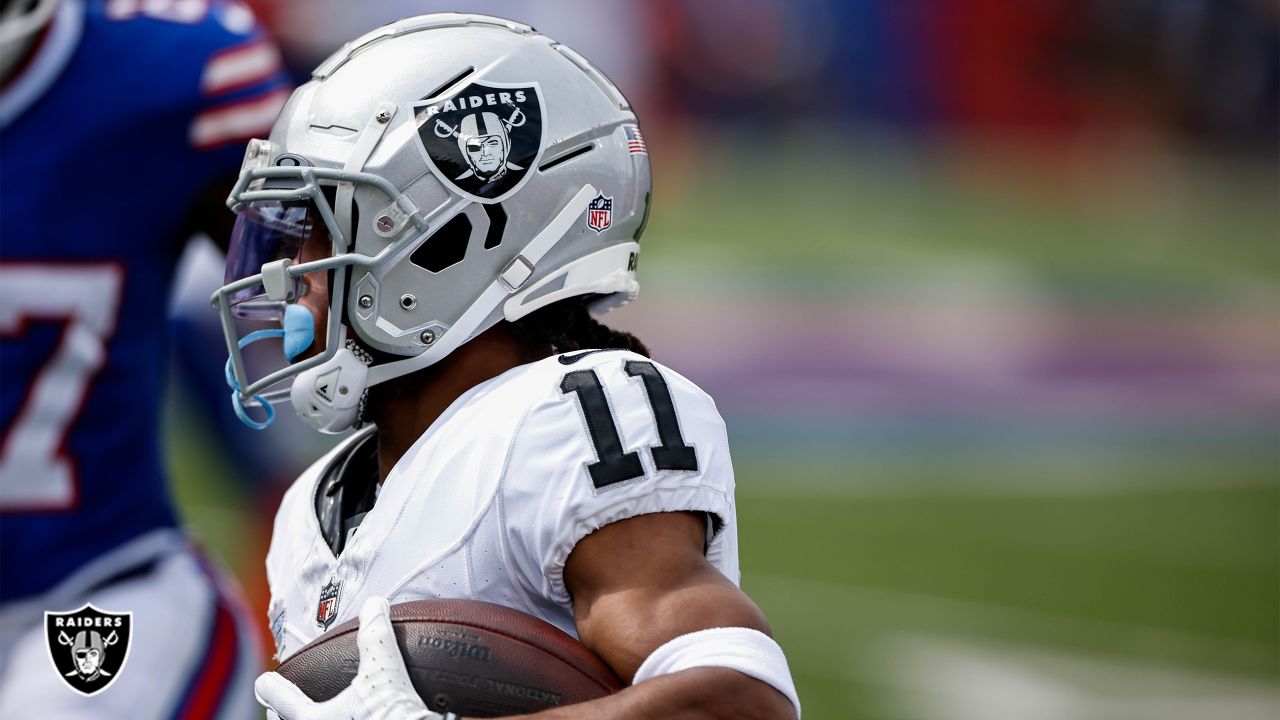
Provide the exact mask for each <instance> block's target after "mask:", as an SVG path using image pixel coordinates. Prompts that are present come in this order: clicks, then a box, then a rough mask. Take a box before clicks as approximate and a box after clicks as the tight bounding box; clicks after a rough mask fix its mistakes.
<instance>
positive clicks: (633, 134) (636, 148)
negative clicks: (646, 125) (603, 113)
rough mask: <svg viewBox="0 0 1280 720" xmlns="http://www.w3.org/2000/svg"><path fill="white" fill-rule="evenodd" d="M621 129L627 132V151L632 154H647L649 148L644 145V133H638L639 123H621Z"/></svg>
mask: <svg viewBox="0 0 1280 720" xmlns="http://www.w3.org/2000/svg"><path fill="white" fill-rule="evenodd" d="M622 131H623V132H624V133H626V134H627V152H630V153H631V154H632V155H648V154H649V148H647V147H645V145H644V135H641V134H640V126H639V125H623V126H622Z"/></svg>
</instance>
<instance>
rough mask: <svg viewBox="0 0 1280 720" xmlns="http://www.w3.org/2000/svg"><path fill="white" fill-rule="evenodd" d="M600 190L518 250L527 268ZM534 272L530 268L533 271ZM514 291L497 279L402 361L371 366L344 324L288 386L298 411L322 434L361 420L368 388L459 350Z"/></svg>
mask: <svg viewBox="0 0 1280 720" xmlns="http://www.w3.org/2000/svg"><path fill="white" fill-rule="evenodd" d="M595 195H596V188H595V187H594V186H592V185H591V184H590V183H588V184H586V185H583V186H582V189H580V190H579V191H578V192H577V193H576V194H575V195H574V196H573V197H572V198H571V199H570V200H569V202H567V203H566V204H565V206H564V207H563V208H561V209H560V212H558V213H556V216H555V217H554V218H552V219H551V222H549V223H547V226H546V227H544V228H543V229H542V230H541V231H540V232H539V233H538V234H537V235H535V236H534V237H533V239H532V240H530V241H529V243H528V244H527V245H526V246H525V247H524V249H523V250H522V251H521V252H520V255H519V258H522V259H523V260H524V263H525V264H526V265H527V266H528V267H529V268H536V267H537V265H538V263H539V262H540V261H541V260H542V258H543V257H545V256H546V254H547V253H548V252H550V250H551V249H552V248H553V247H555V245H556V243H558V242H560V240H561V238H563V237H564V235H565V233H567V232H568V231H569V229H570V228H571V227H572V226H573V223H574V221H575V220H577V219H578V218H579V217H581V216H582V213H583V212H585V211H586V209H587V205H589V204H590V203H591V199H592V198H593V197H595ZM530 274H532V271H530ZM513 291H514V289H513V288H512V286H511V284H510V283H508V282H507V281H505V280H503V279H502V278H494V280H493V282H491V283H490V284H489V286H488V287H487V288H485V289H484V292H482V293H481V294H480V297H478V298H476V301H475V302H474V303H472V304H471V307H469V308H467V310H466V312H464V313H463V314H462V317H460V318H458V321H457V322H455V323H454V324H453V325H452V326H451V327H450V328H449V330H448V331H447V332H446V333H444V334H443V335H442V336H441V337H440V339H439V340H437V341H436V343H435V344H434V345H432V346H431V347H429V348H426V349H425V350H424V351H423V352H422V353H421V354H419V355H416V356H414V357H411V358H406V359H404V360H397V361H394V362H389V363H385V364H382V365H376V366H373V367H368V366H367V365H365V363H364V362H362V361H361V359H360V358H359V357H357V356H356V355H355V354H354V353H352V352H351V350H350V349H348V348H347V347H346V327H345V326H343V327H342V330H341V334H340V336H339V338H338V343H339V344H340V345H341V347H339V349H338V351H337V352H336V353H335V354H334V356H333V357H332V358H330V359H329V360H328V361H327V362H324V363H321V364H320V365H317V366H316V367H313V368H311V369H310V370H305V371H303V372H301V373H299V374H298V376H297V377H295V378H294V380H293V385H292V387H291V388H290V391H289V397H290V400H291V401H292V402H293V407H294V410H296V411H297V413H298V416H299V417H301V418H302V420H303V421H304V422H306V423H307V424H308V425H310V426H311V427H313V428H315V429H316V430H319V431H320V432H323V433H340V432H342V431H344V430H347V429H348V428H350V427H352V426H353V425H354V424H355V423H356V422H357V420H358V419H359V414H360V412H359V410H360V404H361V400H362V398H363V397H364V394H365V393H366V392H367V391H368V389H369V388H371V387H373V386H374V385H377V384H379V383H383V382H386V381H388V380H392V379H395V378H398V377H401V376H403V375H407V374H409V373H411V372H415V371H417V370H421V369H423V368H426V367H429V366H430V365H432V364H434V363H436V362H438V361H439V360H440V359H441V358H443V357H444V356H445V355H448V354H449V353H451V352H453V351H454V350H456V349H457V348H458V347H459V346H460V345H462V344H463V343H464V342H466V341H468V340H470V339H471V337H472V335H473V334H475V332H476V331H477V330H479V329H480V324H481V323H483V322H484V321H485V319H486V318H488V317H489V316H490V315H491V314H492V313H493V311H494V310H495V309H497V308H498V307H499V306H500V305H501V304H502V303H503V301H504V300H505V299H506V298H507V297H508V296H509V295H510V294H511V293H512V292H513Z"/></svg>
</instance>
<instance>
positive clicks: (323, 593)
mask: <svg viewBox="0 0 1280 720" xmlns="http://www.w3.org/2000/svg"><path fill="white" fill-rule="evenodd" d="M341 590H342V581H341V580H337V579H334V578H330V579H329V582H327V583H325V586H324V587H322V588H320V603H319V604H318V605H316V627H318V628H320V629H321V630H328V629H329V626H330V625H332V624H333V620H334V618H336V617H338V593H339V591H341Z"/></svg>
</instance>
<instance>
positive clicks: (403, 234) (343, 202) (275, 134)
mask: <svg viewBox="0 0 1280 720" xmlns="http://www.w3.org/2000/svg"><path fill="white" fill-rule="evenodd" d="M650 191H651V183H650V177H649V156H648V154H647V151H646V149H645V147H644V142H643V139H641V137H640V133H639V128H638V127H637V124H636V117H635V115H634V114H633V113H632V111H631V107H630V105H629V104H628V102H627V100H626V99H625V98H624V97H623V96H622V94H621V93H620V92H619V91H618V89H617V88H616V87H614V86H613V84H612V83H611V82H609V80H608V79H607V78H606V77H605V76H604V75H603V74H601V73H600V71H599V70H597V69H596V68H595V67H593V66H592V65H591V64H590V63H589V62H587V61H586V60H585V59H584V58H583V57H582V56H580V55H578V54H577V53H576V52H574V51H573V50H571V49H569V48H567V47H565V46H564V45H561V44H559V43H557V42H555V41H554V40H552V39H550V38H548V37H545V36H543V35H540V34H538V33H537V32H535V31H534V30H533V29H532V28H530V27H528V26H525V25H521V24H519V23H515V22H511V21H507V20H502V19H499V18H493V17H486V16H480V15H460V14H435V15H423V16H420V17H414V18H409V19H406V20H401V21H399V22H396V23H393V24H390V25H387V26H385V27H382V28H379V29H377V30H374V31H373V32H370V33H368V34H366V35H365V36H363V37H361V38H359V39H357V40H355V41H354V42H351V43H348V44H347V45H346V46H345V47H343V48H342V49H341V50H340V51H338V52H337V53H336V54H334V55H333V56H332V57H330V58H329V59H328V60H326V61H325V62H324V63H323V64H321V65H320V67H318V68H317V69H316V70H315V71H314V73H313V74H312V78H311V81H310V82H308V83H307V84H305V85H303V86H302V87H300V88H298V90H297V91H296V92H294V94H293V97H292V98H291V99H290V100H289V102H288V104H287V105H286V106H285V108H284V110H283V111H282V112H281V114H280V117H279V119H277V121H276V123H275V126H274V127H273V128H272V131H271V138H270V140H254V141H251V142H250V143H249V147H248V150H247V152H246V154H245V161H244V166H243V168H242V169H241V172H240V178H239V181H238V182H237V183H236V186H235V188H234V189H233V190H232V192H231V195H230V197H229V198H228V200H227V204H228V206H230V207H231V208H232V209H233V210H234V211H235V212H236V213H238V215H239V217H238V218H237V222H236V228H235V231H234V233H233V235H232V239H231V245H230V250H229V252H228V257H227V277H226V283H227V284H226V285H225V286H223V287H222V288H221V289H220V290H218V291H217V292H216V293H215V294H214V296H213V299H212V302H213V303H214V305H215V306H216V307H217V309H218V310H219V311H220V313H221V316H222V326H223V331H224V334H225V336H226V341H227V348H228V351H229V352H230V355H231V357H230V359H229V360H228V372H227V375H228V382H229V384H231V386H232V388H233V393H232V395H233V401H234V402H235V403H236V408H237V411H238V412H239V413H240V414H241V417H242V418H243V419H245V420H246V422H248V423H250V424H251V425H257V424H261V423H254V422H253V421H250V420H248V418H247V416H246V415H245V414H244V412H243V406H244V405H249V406H254V405H258V406H262V407H263V408H264V410H265V411H266V412H267V413H268V415H271V413H272V411H271V409H270V403H272V402H279V401H281V400H283V398H284V397H286V396H288V397H290V398H291V399H292V402H293V405H294V408H295V409H296V410H297V411H298V413H299V414H300V415H301V416H302V417H303V419H304V420H306V421H307V422H308V423H309V424H311V425H312V426H314V427H316V428H317V429H320V430H322V431H324V432H338V431H341V430H344V429H346V428H348V427H350V426H351V425H352V424H353V423H354V422H355V421H356V418H357V414H358V406H359V404H360V401H361V398H362V397H363V395H364V392H365V390H367V388H369V387H371V386H373V385H377V384H378V383H381V382H385V381H387V380H390V379H392V378H395V377H399V376H402V375H404V374H406V373H411V372H414V371H416V370H421V369H422V368H425V367H427V366H429V365H431V364H432V363H435V362H436V361H438V360H440V359H441V358H443V357H444V356H446V355H448V354H449V353H450V352H451V351H453V350H454V349H455V348H457V347H458V346H460V345H462V344H463V343H465V342H467V341H468V340H470V339H471V338H473V337H475V336H476V335H477V334H479V333H481V332H483V331H484V330H486V329H487V328H489V327H491V326H493V325H494V324H495V323H497V322H499V321H500V320H503V319H505V320H517V319H519V318H521V317H523V316H525V315H527V314H528V313H530V312H532V311H534V310H536V309H538V308H541V307H544V306H546V305H549V304H551V303H553V302H556V301H558V300H561V299H563V298H568V297H573V296H577V295H591V296H595V300H594V303H593V306H592V308H593V309H594V310H600V309H605V308H608V307H613V306H616V305H619V304H621V303H623V302H626V301H627V300H630V299H631V298H633V297H635V295H636V292H637V289H638V285H637V283H636V280H635V267H636V258H637V254H638V252H639V244H638V243H637V240H638V238H639V237H640V233H641V232H642V231H643V229H644V225H645V221H646V219H647V215H648V208H649V197H650ZM321 223H322V224H323V227H324V228H325V229H327V231H328V232H327V238H326V239H325V247H324V248H323V251H324V252H323V253H320V254H319V255H320V256H319V257H317V253H315V252H314V250H312V251H311V252H308V253H307V256H306V258H305V261H304V258H303V257H302V248H303V246H304V243H305V241H306V240H307V238H309V237H316V236H317V235H316V233H315V230H316V228H318V227H320V226H321V225H320V224H321ZM321 237H323V236H321ZM312 244H314V243H312ZM308 246H310V245H308ZM314 272H328V273H330V278H331V284H330V298H329V315H328V322H327V327H326V328H325V329H324V331H323V332H325V336H324V337H322V338H320V340H321V341H322V342H323V343H324V351H323V352H322V353H320V354H319V355H318V356H315V357H311V358H308V359H306V360H302V361H299V362H291V361H290V360H291V358H292V356H293V354H296V353H297V351H299V350H301V349H302V348H303V347H306V345H307V344H309V343H310V339H311V338H310V336H309V322H302V321H299V319H298V313H297V312H291V313H290V316H289V317H288V318H286V316H285V313H284V312H283V311H284V309H285V308H286V307H289V308H290V309H291V311H296V310H298V309H300V308H299V306H297V305H292V304H291V303H292V302H293V301H294V300H296V299H297V298H298V296H299V295H300V293H302V292H305V288H306V284H305V283H303V282H302V276H303V275H305V274H307V273H314ZM302 315H304V316H305V315H308V314H307V313H305V312H304V313H302ZM236 317H247V318H254V319H258V320H271V321H275V320H280V321H282V322H283V324H284V326H285V327H284V329H282V330H270V331H266V332H265V333H264V332H263V331H259V332H258V333H255V334H253V335H255V336H262V335H283V336H285V337H284V340H285V346H286V353H285V354H286V364H285V366H284V367H282V368H280V369H279V370H276V371H274V372H271V373H270V374H268V375H266V376H265V377H262V378H259V379H256V380H251V379H250V378H249V377H248V376H247V374H246V369H245V362H244V359H243V356H242V352H241V348H242V347H243V346H244V345H246V344H247V343H249V342H252V341H253V340H256V339H257V337H253V336H246V337H243V338H241V337H240V335H239V331H238V329H237V326H236V322H235V318H236ZM303 320H306V318H305V317H304V318H303ZM303 325H307V326H308V327H302V326H303ZM348 329H349V330H350V331H352V332H354V334H355V336H356V337H358V338H359V340H360V342H361V344H362V345H364V346H367V347H369V348H374V349H376V350H378V351H381V353H379V354H378V355H380V356H382V357H385V356H388V355H389V356H394V358H395V359H392V360H389V361H383V362H381V363H376V364H370V354H369V353H364V352H361V351H360V349H359V348H358V347H354V346H351V344H350V343H348V342H347V340H348V338H347V331H348ZM290 381H291V382H290ZM285 382H290V384H289V386H288V387H285V386H284V385H283V384H282V383H285ZM278 384H280V385H279V387H276V386H277V385H278ZM269 420H270V417H268V422H269Z"/></svg>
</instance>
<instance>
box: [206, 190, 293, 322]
mask: <svg viewBox="0 0 1280 720" xmlns="http://www.w3.org/2000/svg"><path fill="white" fill-rule="evenodd" d="M314 227H315V212H314V210H313V208H312V204H311V202H310V201H305V200H304V201H289V202H281V201H278V200H260V201H256V202H252V203H248V204H246V205H245V206H244V207H243V208H242V209H241V210H240V213H239V215H238V216H237V217H236V224H235V228H234V229H233V230H232V231H231V243H230V245H229V247H228V249H227V269H226V274H225V276H224V278H223V281H224V283H227V284H230V283H233V282H235V281H237V280H240V279H243V278H246V277H250V276H252V275H257V274H258V273H260V272H262V266H263V265H264V264H266V263H269V262H274V261H276V260H283V259H289V260H293V261H294V262H298V260H299V258H300V256H301V254H302V245H303V242H304V241H305V240H306V239H307V237H309V236H310V235H311V232H312V228H314ZM292 282H293V285H294V287H293V295H294V297H298V296H300V295H301V294H302V293H303V291H304V287H305V283H304V282H303V280H302V278H301V277H295V278H293V280H292ZM230 305H231V311H232V313H233V314H235V316H236V317H240V318H249V319H254V320H278V319H280V318H281V317H282V316H283V313H284V303H283V302H277V301H272V300H268V299H267V297H266V288H264V287H263V286H262V284H261V283H259V284H258V285H254V286H252V287H248V288H244V289H242V290H240V291H238V292H236V293H234V294H233V295H232V296H231V298H230Z"/></svg>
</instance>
